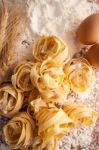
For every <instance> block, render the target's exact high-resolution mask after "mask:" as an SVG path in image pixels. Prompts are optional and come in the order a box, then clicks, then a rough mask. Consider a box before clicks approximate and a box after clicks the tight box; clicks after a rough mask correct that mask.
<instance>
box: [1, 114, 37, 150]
mask: <svg viewBox="0 0 99 150" xmlns="http://www.w3.org/2000/svg"><path fill="white" fill-rule="evenodd" d="M34 129H35V124H34V121H33V120H32V119H31V118H30V117H29V116H28V114H27V113H26V112H22V113H19V114H17V115H16V116H15V117H14V118H12V120H10V121H9V122H8V123H7V125H5V127H4V128H3V132H4V136H5V140H6V142H7V143H8V144H9V145H10V146H11V147H12V148H13V149H18V148H20V149H26V148H28V147H29V146H30V145H31V144H32V141H33V132H34Z"/></svg>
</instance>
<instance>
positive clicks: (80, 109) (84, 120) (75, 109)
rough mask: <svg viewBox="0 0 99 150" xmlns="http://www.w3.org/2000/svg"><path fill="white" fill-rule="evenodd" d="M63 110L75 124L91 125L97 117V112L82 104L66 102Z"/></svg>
mask: <svg viewBox="0 0 99 150" xmlns="http://www.w3.org/2000/svg"><path fill="white" fill-rule="evenodd" d="M63 110H64V111H65V112H66V114H68V116H69V117H70V118H72V119H73V120H74V122H75V123H76V124H81V125H82V124H84V125H91V124H92V123H94V122H95V121H96V119H97V117H98V113H97V112H96V111H93V110H92V109H91V108H88V107H86V106H85V105H84V104H76V103H73V104H66V105H65V106H64V107H63Z"/></svg>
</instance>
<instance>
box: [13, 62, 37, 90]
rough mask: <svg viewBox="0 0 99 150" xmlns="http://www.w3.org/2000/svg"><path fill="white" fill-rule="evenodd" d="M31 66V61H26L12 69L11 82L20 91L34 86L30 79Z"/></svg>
mask: <svg viewBox="0 0 99 150" xmlns="http://www.w3.org/2000/svg"><path fill="white" fill-rule="evenodd" d="M32 67H33V63H32V62H28V61H26V62H23V63H21V64H20V65H18V66H17V67H16V68H15V70H14V74H13V75H12V84H13V86H14V87H15V88H16V89H18V90H20V91H21V92H25V91H30V90H32V89H33V88H34V87H33V84H32V83H31V80H30V72H31V68H32Z"/></svg>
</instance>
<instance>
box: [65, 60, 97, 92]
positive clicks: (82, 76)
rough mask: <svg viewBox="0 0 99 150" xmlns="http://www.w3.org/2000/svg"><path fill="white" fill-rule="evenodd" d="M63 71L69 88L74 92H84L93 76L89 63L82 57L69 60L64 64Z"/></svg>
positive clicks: (89, 85)
mask: <svg viewBox="0 0 99 150" xmlns="http://www.w3.org/2000/svg"><path fill="white" fill-rule="evenodd" d="M64 72H65V74H66V78H67V80H68V82H69V83H70V87H71V89H72V90H73V91H75V92H85V91H86V90H88V89H89V88H90V87H91V85H92V83H93V80H94V77H95V73H94V71H93V69H92V67H91V65H90V64H89V62H88V61H87V60H86V59H84V58H75V59H72V60H70V61H69V62H68V63H67V64H66V65H65V67H64Z"/></svg>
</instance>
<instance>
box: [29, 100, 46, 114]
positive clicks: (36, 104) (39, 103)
mask: <svg viewBox="0 0 99 150" xmlns="http://www.w3.org/2000/svg"><path fill="white" fill-rule="evenodd" d="M42 107H47V104H46V103H45V102H44V101H43V99H42V98H41V97H39V98H37V99H35V100H32V101H31V102H30V104H29V107H28V109H27V112H28V114H30V115H31V116H33V113H36V112H38V111H39V110H40V109H41V108H42Z"/></svg>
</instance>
